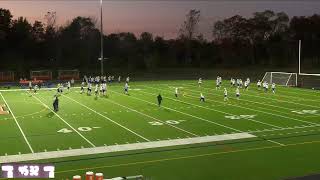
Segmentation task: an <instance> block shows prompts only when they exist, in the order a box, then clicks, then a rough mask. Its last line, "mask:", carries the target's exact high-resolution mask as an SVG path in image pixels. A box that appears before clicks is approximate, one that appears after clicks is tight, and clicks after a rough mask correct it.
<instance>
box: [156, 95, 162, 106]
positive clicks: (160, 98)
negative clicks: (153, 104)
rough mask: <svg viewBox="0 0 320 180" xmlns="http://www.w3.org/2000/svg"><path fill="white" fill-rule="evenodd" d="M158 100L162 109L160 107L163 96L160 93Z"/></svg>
mask: <svg viewBox="0 0 320 180" xmlns="http://www.w3.org/2000/svg"><path fill="white" fill-rule="evenodd" d="M157 100H158V106H159V107H160V106H161V102H162V96H161V94H160V93H159V95H158V96H157Z"/></svg>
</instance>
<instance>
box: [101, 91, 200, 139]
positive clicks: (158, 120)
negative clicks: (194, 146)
mask: <svg viewBox="0 0 320 180" xmlns="http://www.w3.org/2000/svg"><path fill="white" fill-rule="evenodd" d="M124 96H126V95H124ZM107 101H109V102H111V103H113V104H116V105H118V106H121V107H123V108H126V109H129V110H131V111H133V112H136V113H138V114H141V115H143V116H146V117H148V118H151V119H154V120H155V121H157V122H161V123H163V124H166V125H168V126H170V127H173V128H175V129H178V130H180V131H183V132H185V133H188V134H190V135H192V136H196V137H197V136H199V135H197V134H194V133H192V132H189V131H187V130H184V129H182V128H179V127H177V126H174V125H172V124H169V123H166V122H164V121H161V120H160V119H157V118H155V117H152V116H149V115H148V114H145V113H142V112H140V111H137V110H135V109H133V108H130V107H127V106H125V105H122V104H119V103H116V102H114V101H112V100H110V99H107Z"/></svg>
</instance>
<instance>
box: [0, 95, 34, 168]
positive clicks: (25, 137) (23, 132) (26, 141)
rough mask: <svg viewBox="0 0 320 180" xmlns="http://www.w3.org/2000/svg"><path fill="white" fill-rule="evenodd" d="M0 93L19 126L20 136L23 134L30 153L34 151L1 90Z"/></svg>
mask: <svg viewBox="0 0 320 180" xmlns="http://www.w3.org/2000/svg"><path fill="white" fill-rule="evenodd" d="M0 95H1V97H2V99H3V101H4V103H5V104H6V105H7V107H8V109H9V111H10V113H11V115H12V117H13V119H14V121H15V122H16V124H17V126H18V128H19V130H20V132H21V134H22V136H23V139H24V140H25V142H26V143H27V145H28V146H29V149H30V151H31V153H34V151H33V149H32V147H31V144H30V142H29V141H28V139H27V137H26V135H25V134H24V132H23V130H22V128H21V127H20V125H19V123H18V121H17V119H16V117H15V115H14V113H13V111H12V110H11V108H10V106H9V104H8V103H7V101H6V100H5V98H4V97H3V95H2V93H1V92H0ZM0 162H1V161H0Z"/></svg>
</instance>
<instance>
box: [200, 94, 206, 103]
mask: <svg viewBox="0 0 320 180" xmlns="http://www.w3.org/2000/svg"><path fill="white" fill-rule="evenodd" d="M200 102H205V97H204V95H203V94H202V93H200Z"/></svg>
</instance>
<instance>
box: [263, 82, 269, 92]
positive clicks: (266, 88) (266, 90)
mask: <svg viewBox="0 0 320 180" xmlns="http://www.w3.org/2000/svg"><path fill="white" fill-rule="evenodd" d="M268 89H269V84H268V83H267V82H265V85H264V90H265V92H268Z"/></svg>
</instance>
